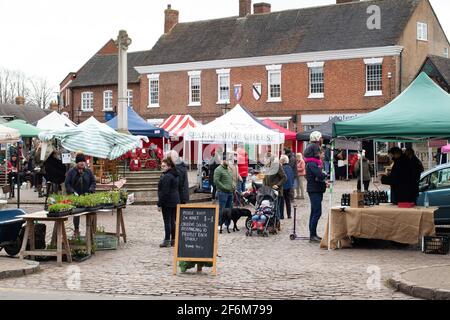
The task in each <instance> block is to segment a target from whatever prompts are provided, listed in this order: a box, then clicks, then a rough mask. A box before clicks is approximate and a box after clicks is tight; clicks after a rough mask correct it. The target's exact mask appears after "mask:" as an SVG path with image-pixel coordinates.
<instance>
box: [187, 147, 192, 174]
mask: <svg viewBox="0 0 450 320" xmlns="http://www.w3.org/2000/svg"><path fill="white" fill-rule="evenodd" d="M191 144H192V141H189V160H188V162H189V171H191V170H192V161H191V160H192V158H191V151H192V149H191Z"/></svg>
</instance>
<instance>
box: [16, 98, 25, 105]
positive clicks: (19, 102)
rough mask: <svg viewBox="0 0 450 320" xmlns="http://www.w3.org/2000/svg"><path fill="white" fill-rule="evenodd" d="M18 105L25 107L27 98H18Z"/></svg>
mask: <svg viewBox="0 0 450 320" xmlns="http://www.w3.org/2000/svg"><path fill="white" fill-rule="evenodd" d="M16 104H17V105H18V106H24V105H25V98H24V97H16Z"/></svg>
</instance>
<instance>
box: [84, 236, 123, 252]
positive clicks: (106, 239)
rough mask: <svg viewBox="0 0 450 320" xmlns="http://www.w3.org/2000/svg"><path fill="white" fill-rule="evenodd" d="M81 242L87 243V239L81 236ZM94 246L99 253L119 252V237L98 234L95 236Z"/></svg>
mask: <svg viewBox="0 0 450 320" xmlns="http://www.w3.org/2000/svg"><path fill="white" fill-rule="evenodd" d="M80 240H81V241H82V242H83V243H84V245H85V243H86V237H85V236H80ZM94 244H95V247H96V250H97V251H102V250H117V245H118V241H117V237H116V236H113V235H109V234H96V235H94Z"/></svg>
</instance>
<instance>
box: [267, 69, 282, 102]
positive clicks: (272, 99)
mask: <svg viewBox="0 0 450 320" xmlns="http://www.w3.org/2000/svg"><path fill="white" fill-rule="evenodd" d="M281 67H282V65H281V64H277V65H271V66H266V70H267V97H268V99H267V102H282V99H281V97H282V85H281V83H282V79H281ZM273 74H279V75H280V96H279V97H272V95H271V92H270V89H271V85H272V83H271V81H270V76H271V75H273Z"/></svg>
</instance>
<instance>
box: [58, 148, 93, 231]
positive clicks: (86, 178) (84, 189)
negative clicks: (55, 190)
mask: <svg viewBox="0 0 450 320" xmlns="http://www.w3.org/2000/svg"><path fill="white" fill-rule="evenodd" d="M75 163H76V165H75V167H73V168H72V169H70V170H69V172H68V173H67V176H66V180H65V186H66V191H67V194H77V195H80V196H81V195H83V194H86V193H94V192H95V188H96V183H95V177H94V174H93V173H92V171H91V170H89V169H88V168H87V167H86V158H85V156H84V154H81V153H80V154H77V156H76V158H75ZM73 224H74V229H75V230H74V237H75V238H78V236H79V235H80V217H74V218H73Z"/></svg>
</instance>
